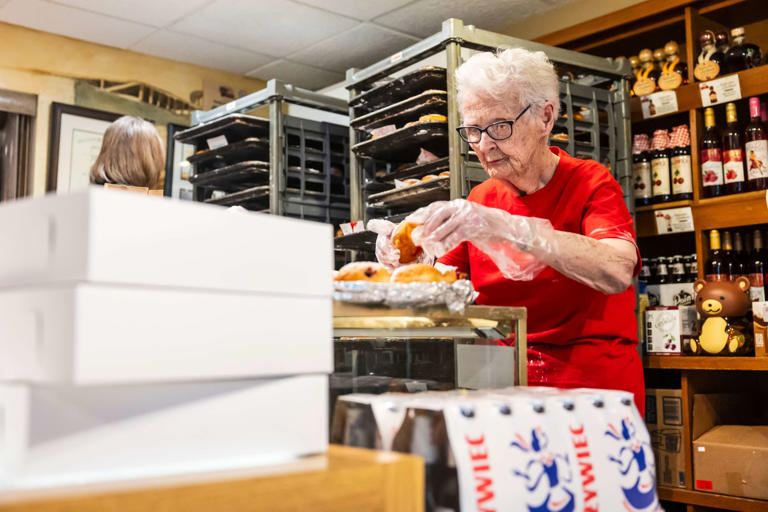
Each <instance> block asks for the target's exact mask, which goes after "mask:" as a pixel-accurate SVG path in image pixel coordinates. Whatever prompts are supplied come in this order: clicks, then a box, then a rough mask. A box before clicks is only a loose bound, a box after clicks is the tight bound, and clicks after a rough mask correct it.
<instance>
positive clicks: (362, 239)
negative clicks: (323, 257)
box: [333, 230, 378, 251]
mask: <svg viewBox="0 0 768 512" xmlns="http://www.w3.org/2000/svg"><path fill="white" fill-rule="evenodd" d="M376 237H378V235H377V234H376V233H374V232H373V231H368V230H365V231H358V232H357V233H350V234H349V235H341V236H337V237H336V238H334V239H333V246H334V247H335V248H336V249H349V250H363V249H368V250H371V251H372V250H374V249H375V247H376Z"/></svg>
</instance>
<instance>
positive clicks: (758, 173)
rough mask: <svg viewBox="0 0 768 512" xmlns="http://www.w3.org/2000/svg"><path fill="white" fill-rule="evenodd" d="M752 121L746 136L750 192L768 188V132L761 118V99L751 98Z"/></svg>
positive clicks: (745, 147)
mask: <svg viewBox="0 0 768 512" xmlns="http://www.w3.org/2000/svg"><path fill="white" fill-rule="evenodd" d="M749 116H750V121H749V124H748V125H747V129H746V132H745V134H744V140H745V144H744V149H745V155H744V156H745V157H746V163H747V178H748V183H749V190H763V189H765V188H768V131H767V130H766V128H765V125H764V124H763V122H762V120H761V118H760V98H756V97H752V98H749Z"/></svg>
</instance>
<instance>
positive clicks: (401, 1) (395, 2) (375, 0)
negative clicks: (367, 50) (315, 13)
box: [298, 0, 413, 20]
mask: <svg viewBox="0 0 768 512" xmlns="http://www.w3.org/2000/svg"><path fill="white" fill-rule="evenodd" d="M298 1H299V3H302V4H307V5H312V6H315V7H319V8H320V9H325V10H326V11H332V12H335V13H337V14H343V15H344V16H350V17H352V18H357V19H358V20H370V19H371V18H375V17H376V16H381V15H382V14H386V13H388V12H390V11H393V10H395V9H397V8H398V7H402V6H403V5H405V4H407V3H409V2H412V1H413V0H363V1H361V0H298Z"/></svg>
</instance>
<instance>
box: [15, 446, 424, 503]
mask: <svg viewBox="0 0 768 512" xmlns="http://www.w3.org/2000/svg"><path fill="white" fill-rule="evenodd" d="M289 510H290V511H303V510H313V511H317V512H323V511H328V512H330V511H333V512H346V511H349V512H352V511H355V512H357V511H362V510H364V511H366V512H377V511H381V512H395V511H398V512H399V511H403V512H410V511H413V512H423V510H424V463H423V461H422V460H421V459H420V458H418V457H415V456H412V455H404V454H399V453H384V452H377V451H371V450H363V449H359V448H349V447H346V446H331V447H330V449H329V450H328V453H327V454H324V455H317V456H313V457H307V458H304V459H301V460H298V461H294V462H290V463H286V464H282V465H278V466H269V467H262V468H253V469H248V470H237V471H227V472H215V473H206V474H198V475H186V476H184V477H163V478H156V479H152V480H144V481H131V482H121V483H109V484H99V485H90V486H87V487H86V486H83V487H74V488H67V489H52V490H46V491H24V492H17V491H14V492H11V493H0V511H2V512H53V511H56V512H75V511H77V512H97V511H98V512H124V511H131V512H134V511H135V512H145V511H152V512H171V511H173V512H176V511H178V512H252V511H270V512H280V511H289Z"/></svg>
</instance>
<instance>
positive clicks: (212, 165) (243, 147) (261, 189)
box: [176, 80, 350, 224]
mask: <svg viewBox="0 0 768 512" xmlns="http://www.w3.org/2000/svg"><path fill="white" fill-rule="evenodd" d="M289 105H299V106H302V107H307V108H310V109H313V110H319V111H324V112H330V113H333V114H340V115H343V116H346V114H347V112H348V110H347V104H346V102H344V101H343V100H340V99H337V98H332V97H329V96H325V95H322V94H318V93H316V92H312V91H308V90H305V89H301V88H298V87H294V86H293V85H290V84H286V83H284V82H281V81H279V80H270V81H269V82H267V86H266V87H265V88H264V89H262V90H261V91H257V92H255V93H253V94H249V95H248V96H244V97H243V98H239V99H237V100H234V101H231V102H229V103H227V104H225V105H222V106H220V107H217V108H215V109H212V110H209V111H194V112H192V115H191V123H192V127H191V128H189V129H187V130H184V131H182V132H179V133H178V134H177V135H176V138H177V139H178V140H179V141H181V142H185V143H189V144H194V145H195V147H196V150H197V151H196V153H195V154H194V155H193V156H191V157H190V158H189V162H190V163H191V164H192V165H193V166H194V174H193V175H192V176H191V177H190V181H191V182H192V183H193V185H194V199H195V200H196V201H204V202H207V203H212V204H219V205H224V206H243V207H244V208H247V209H249V210H255V211H264V212H269V213H272V214H275V215H285V216H289V217H297V218H301V219H310V220H316V221H321V222H330V223H334V224H339V223H342V222H346V221H347V220H349V198H350V188H349V135H348V128H347V127H346V126H342V125H339V124H333V123H329V122H321V121H317V120H314V119H304V118H300V117H296V116H291V115H288V114H286V111H287V110H288V106H289ZM264 106H268V108H269V118H268V119H266V118H261V117H255V116H252V115H247V114H246V113H248V112H252V111H254V110H256V109H258V108H260V107H264Z"/></svg>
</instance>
